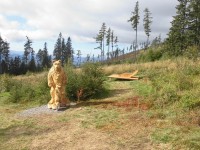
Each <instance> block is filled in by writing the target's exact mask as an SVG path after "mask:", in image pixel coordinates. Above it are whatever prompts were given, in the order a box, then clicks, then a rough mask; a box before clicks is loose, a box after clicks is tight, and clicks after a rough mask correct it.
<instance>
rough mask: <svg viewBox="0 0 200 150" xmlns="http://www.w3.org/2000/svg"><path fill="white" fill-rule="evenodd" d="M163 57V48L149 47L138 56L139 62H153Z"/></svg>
mask: <svg viewBox="0 0 200 150" xmlns="http://www.w3.org/2000/svg"><path fill="white" fill-rule="evenodd" d="M161 57H162V49H155V50H153V49H148V50H147V51H145V52H144V53H141V54H140V55H139V57H138V58H137V61H138V62H151V61H156V60H159V59H160V58H161Z"/></svg>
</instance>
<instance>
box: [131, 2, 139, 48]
mask: <svg viewBox="0 0 200 150" xmlns="http://www.w3.org/2000/svg"><path fill="white" fill-rule="evenodd" d="M139 19H140V16H139V2H138V1H137V2H136V5H135V8H134V11H133V12H132V16H131V18H130V19H129V20H128V22H131V25H132V28H133V29H134V30H135V31H136V35H135V41H136V49H137V31H138V24H139ZM136 49H135V50H136Z"/></svg>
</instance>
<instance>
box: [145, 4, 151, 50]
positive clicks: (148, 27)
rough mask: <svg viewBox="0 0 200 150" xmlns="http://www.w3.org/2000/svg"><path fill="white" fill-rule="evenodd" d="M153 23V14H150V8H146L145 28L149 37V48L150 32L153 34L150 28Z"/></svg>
mask: <svg viewBox="0 0 200 150" xmlns="http://www.w3.org/2000/svg"><path fill="white" fill-rule="evenodd" d="M151 23H152V17H151V13H150V11H149V9H148V8H145V10H144V19H143V26H144V31H145V34H146V35H147V44H146V45H147V47H148V45H149V36H150V32H151V28H150V25H151Z"/></svg>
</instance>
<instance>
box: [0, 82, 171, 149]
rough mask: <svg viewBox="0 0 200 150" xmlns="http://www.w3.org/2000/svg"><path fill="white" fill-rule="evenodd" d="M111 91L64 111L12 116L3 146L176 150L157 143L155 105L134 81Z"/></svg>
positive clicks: (116, 85) (33, 110)
mask: <svg viewBox="0 0 200 150" xmlns="http://www.w3.org/2000/svg"><path fill="white" fill-rule="evenodd" d="M131 82H134V81H131ZM110 90H111V92H110V93H111V94H110V95H109V97H106V98H102V99H99V100H90V101H88V102H80V103H78V104H75V103H72V105H71V106H70V107H69V108H67V109H64V110H62V111H54V110H48V109H47V107H46V106H40V107H37V108H31V109H28V110H24V111H22V112H18V113H16V114H15V115H14V116H11V118H12V119H13V118H14V120H15V121H16V123H15V125H13V126H12V127H10V128H8V129H6V131H4V138H5V139H0V140H1V141H0V142H2V141H4V144H1V145H0V148H1V149H30V150H38V149H43V150H53V149H59V150H67V149H69V150H121V149H123V150H153V149H163V150H164V149H165V150H166V149H171V147H170V145H167V144H156V143H154V142H153V141H152V139H151V133H152V132H153V130H154V127H155V126H157V120H156V119H154V118H149V117H148V116H147V115H146V114H147V111H148V109H149V106H148V105H147V104H145V103H140V101H139V97H138V96H136V95H135V94H134V92H133V90H132V87H131V84H130V82H128V81H111V82H110ZM18 122H20V123H18ZM0 134H1V131H0ZM0 137H1V136H0Z"/></svg>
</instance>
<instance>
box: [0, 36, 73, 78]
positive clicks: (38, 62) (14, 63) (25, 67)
mask: <svg viewBox="0 0 200 150" xmlns="http://www.w3.org/2000/svg"><path fill="white" fill-rule="evenodd" d="M32 43H33V41H32V40H31V39H30V38H29V37H28V36H26V42H25V44H24V53H23V56H22V57H20V56H15V57H14V58H12V57H10V56H9V55H10V50H9V49H10V47H9V43H8V42H7V41H4V40H3V39H2V37H1V36H0V74H3V73H7V74H13V75H21V74H25V73H27V71H30V72H39V71H42V70H44V69H45V68H50V67H51V61H52V59H60V60H61V61H62V65H64V64H65V63H68V62H69V61H72V60H73V48H72V41H71V38H70V37H68V39H67V42H65V39H64V37H63V36H62V33H60V34H59V36H58V39H57V41H56V43H55V46H54V51H53V56H51V55H49V53H48V49H47V43H46V42H45V43H44V47H43V49H39V50H38V52H37V53H36V54H35V50H34V49H33V47H32Z"/></svg>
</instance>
